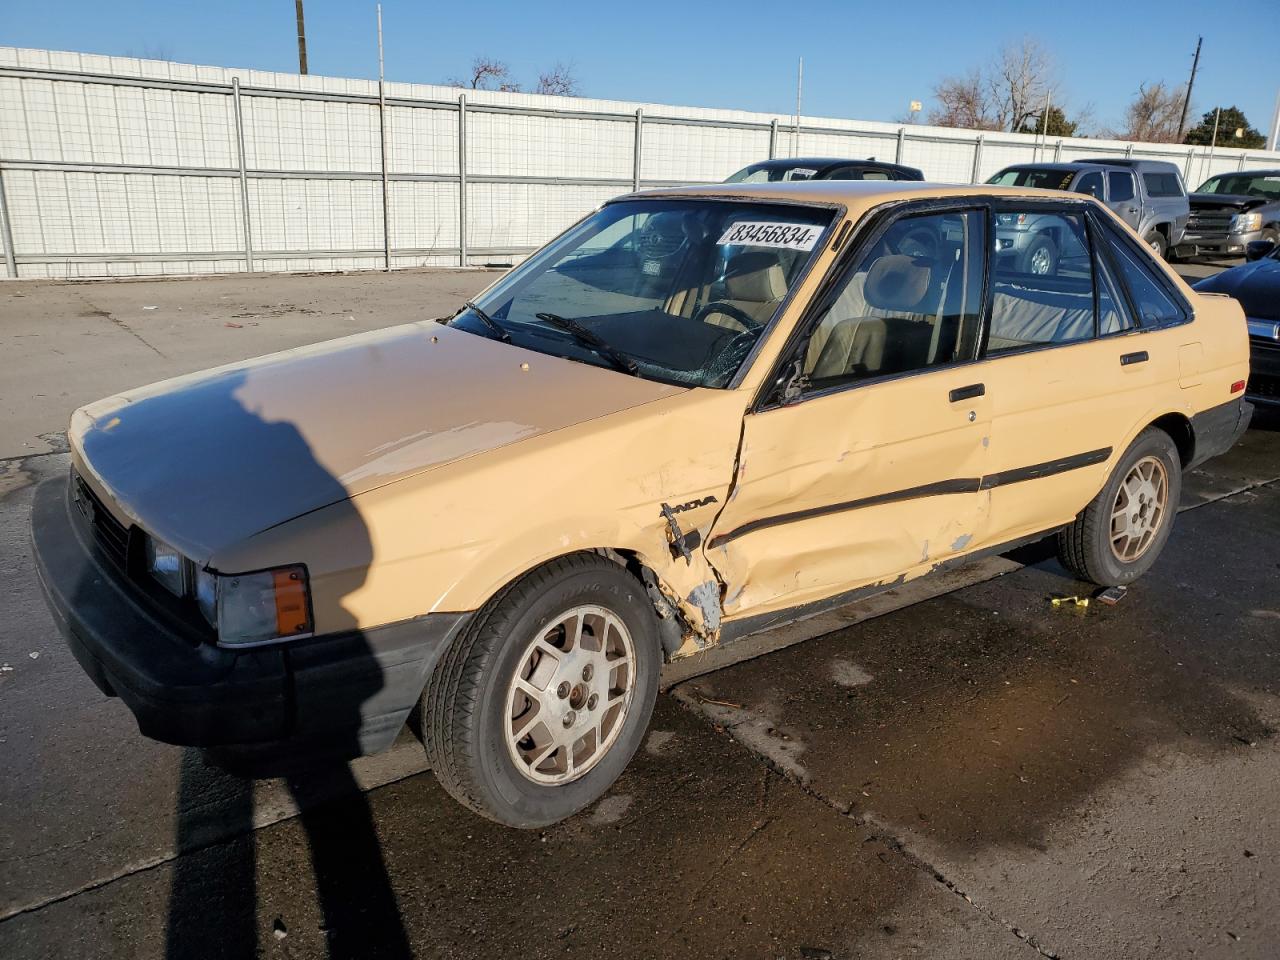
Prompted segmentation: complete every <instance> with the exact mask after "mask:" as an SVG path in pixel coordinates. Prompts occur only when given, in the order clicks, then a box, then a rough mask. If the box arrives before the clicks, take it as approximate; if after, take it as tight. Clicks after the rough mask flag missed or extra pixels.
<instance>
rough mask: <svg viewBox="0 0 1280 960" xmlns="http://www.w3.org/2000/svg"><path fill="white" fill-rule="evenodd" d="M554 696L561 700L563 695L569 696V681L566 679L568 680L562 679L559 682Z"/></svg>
mask: <svg viewBox="0 0 1280 960" xmlns="http://www.w3.org/2000/svg"><path fill="white" fill-rule="evenodd" d="M556 696H558V697H559V698H560V699H561V700H563V699H564V698H565V697H567V696H569V681H568V680H565V681H563V682H562V683H561V684H560V686H558V687H556Z"/></svg>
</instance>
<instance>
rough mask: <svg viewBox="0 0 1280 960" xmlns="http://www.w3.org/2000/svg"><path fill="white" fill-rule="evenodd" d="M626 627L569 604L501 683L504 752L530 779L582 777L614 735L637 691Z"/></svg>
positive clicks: (589, 607) (600, 612)
mask: <svg viewBox="0 0 1280 960" xmlns="http://www.w3.org/2000/svg"><path fill="white" fill-rule="evenodd" d="M635 674H636V654H635V644H634V642H633V641H632V639H631V632H630V631H629V630H628V629H627V626H626V624H624V623H623V622H622V619H621V618H620V617H619V616H618V615H617V614H615V613H614V612H613V611H611V610H608V609H607V608H605V607H601V606H596V605H594V604H584V605H581V606H576V607H572V608H570V609H569V610H566V611H565V612H564V613H561V614H559V615H557V616H555V617H552V618H551V619H550V620H548V621H547V622H546V623H545V624H543V626H541V627H540V628H539V629H538V632H537V634H536V635H535V636H534V637H533V639H532V640H531V641H530V642H529V643H528V645H527V646H526V647H525V649H524V652H523V653H522V654H521V656H520V660H519V662H518V664H517V666H516V674H515V676H514V677H513V678H512V680H511V683H510V684H509V686H508V688H507V700H506V712H505V713H504V714H503V719H504V723H505V725H506V729H505V730H504V739H505V741H506V744H507V753H508V755H509V756H510V757H511V760H512V762H514V763H515V766H516V769H517V770H519V771H520V773H521V774H522V775H523V776H524V777H525V778H526V779H528V780H531V781H532V782H534V783H537V784H542V785H547V786H555V785H559V784H565V783H571V782H573V781H574V780H577V779H578V778H580V777H583V776H585V775H586V774H587V773H588V772H589V771H590V770H591V769H592V768H593V767H594V766H595V765H596V764H597V763H599V762H600V760H601V759H602V758H603V757H604V756H605V754H607V753H608V752H609V748H610V747H612V746H613V744H614V742H615V741H616V740H617V739H618V736H619V734H620V733H621V732H622V728H623V726H624V724H625V721H626V718H627V711H628V710H629V709H630V707H631V700H632V695H633V694H634V693H635Z"/></svg>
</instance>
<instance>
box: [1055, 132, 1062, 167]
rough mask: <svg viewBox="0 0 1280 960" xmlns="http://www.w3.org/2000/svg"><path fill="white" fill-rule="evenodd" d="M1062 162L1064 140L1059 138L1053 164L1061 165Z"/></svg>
mask: <svg viewBox="0 0 1280 960" xmlns="http://www.w3.org/2000/svg"><path fill="white" fill-rule="evenodd" d="M1061 161H1062V138H1061V137H1059V138H1058V142H1057V143H1056V144H1054V147H1053V162H1054V163H1060V162H1061Z"/></svg>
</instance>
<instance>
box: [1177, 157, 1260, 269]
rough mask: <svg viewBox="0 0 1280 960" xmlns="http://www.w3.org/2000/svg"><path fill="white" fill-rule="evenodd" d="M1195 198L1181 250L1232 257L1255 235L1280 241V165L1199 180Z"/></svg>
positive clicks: (1192, 253) (1183, 251)
mask: <svg viewBox="0 0 1280 960" xmlns="http://www.w3.org/2000/svg"><path fill="white" fill-rule="evenodd" d="M1190 200H1191V220H1190V222H1189V223H1188V224H1187V233H1186V236H1185V237H1183V247H1181V248H1179V250H1178V253H1179V254H1181V255H1184V256H1195V255H1197V254H1198V255H1203V256H1219V257H1231V256H1238V255H1239V254H1241V253H1244V251H1245V248H1246V247H1247V246H1248V245H1249V243H1250V242H1252V241H1254V240H1270V241H1271V242H1272V243H1280V170H1241V171H1238V172H1236V173H1221V174H1218V175H1217V176H1214V177H1210V178H1209V179H1208V180H1206V181H1205V182H1204V183H1202V184H1200V188H1199V189H1198V190H1196V192H1195V193H1193V194H1191V195H1190Z"/></svg>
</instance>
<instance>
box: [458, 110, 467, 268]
mask: <svg viewBox="0 0 1280 960" xmlns="http://www.w3.org/2000/svg"><path fill="white" fill-rule="evenodd" d="M466 265H467V95H466V94H465V93H463V94H459V95H458V266H460V267H465V266H466Z"/></svg>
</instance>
